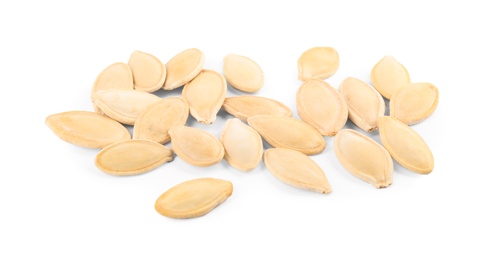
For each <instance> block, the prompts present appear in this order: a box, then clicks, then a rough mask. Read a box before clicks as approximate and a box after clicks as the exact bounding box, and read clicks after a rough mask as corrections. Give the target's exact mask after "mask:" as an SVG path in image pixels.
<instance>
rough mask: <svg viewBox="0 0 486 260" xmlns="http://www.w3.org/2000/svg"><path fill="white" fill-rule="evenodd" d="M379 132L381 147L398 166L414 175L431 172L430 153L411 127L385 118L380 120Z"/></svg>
mask: <svg viewBox="0 0 486 260" xmlns="http://www.w3.org/2000/svg"><path fill="white" fill-rule="evenodd" d="M379 131H380V139H381V142H382V143H383V146H385V148H386V149H387V150H388V152H389V153H390V155H391V156H392V157H393V159H395V160H396V161H397V162H398V163H399V164H400V165H402V166H403V167H405V168H407V169H409V170H411V171H414V172H416V173H421V174H429V173H430V172H432V170H433V169H434V157H433V155H432V152H431V151H430V149H429V146H428V145H427V144H426V143H425V141H424V140H423V139H422V137H420V135H419V134H418V133H417V132H415V131H414V130H413V129H412V128H411V127H409V126H407V125H406V124H404V123H402V122H400V121H399V120H397V119H395V118H392V117H389V116H385V117H382V118H381V119H380V124H379Z"/></svg>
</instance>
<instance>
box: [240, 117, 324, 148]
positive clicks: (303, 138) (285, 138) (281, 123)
mask: <svg viewBox="0 0 486 260" xmlns="http://www.w3.org/2000/svg"><path fill="white" fill-rule="evenodd" d="M248 124H249V125H250V126H251V127H252V128H253V129H255V130H256V131H257V132H258V133H259V134H260V135H261V136H262V137H263V138H264V139H265V141H267V142H268V143H269V144H270V145H271V146H273V147H276V148H288V149H292V150H296V151H299V152H301V153H304V154H307V155H311V154H318V153H320V152H322V151H323V150H324V148H326V141H325V140H324V138H322V136H321V135H320V134H319V132H318V131H317V130H316V129H315V128H314V127H312V126H310V125H308V124H307V123H305V122H304V121H302V120H299V119H296V118H292V117H285V116H272V115H258V116H252V117H250V118H248Z"/></svg>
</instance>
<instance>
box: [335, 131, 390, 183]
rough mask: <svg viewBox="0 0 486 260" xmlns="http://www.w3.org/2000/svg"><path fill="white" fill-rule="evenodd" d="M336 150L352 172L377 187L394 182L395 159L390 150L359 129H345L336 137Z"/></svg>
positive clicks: (347, 168)
mask: <svg viewBox="0 0 486 260" xmlns="http://www.w3.org/2000/svg"><path fill="white" fill-rule="evenodd" d="M334 152H335V153H336V157H337V158H338V160H339V162H341V164H342V165H343V166H344V168H346V170H348V171H349V172H350V173H351V174H353V175H354V176H356V177H358V178H359V179H361V180H363V181H365V182H368V183H370V184H371V185H373V186H374V187H376V188H385V187H388V186H390V185H391V184H392V182H393V161H392V158H391V156H390V154H389V153H388V151H387V150H386V149H385V148H384V147H383V146H381V145H380V144H378V143H377V142H375V141H374V140H373V139H371V138H369V137H368V136H366V135H363V134H361V133H359V132H358V131H355V130H351V129H344V130H341V131H339V133H338V134H337V135H336V137H335V138H334Z"/></svg>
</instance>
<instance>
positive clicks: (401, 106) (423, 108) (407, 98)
mask: <svg viewBox="0 0 486 260" xmlns="http://www.w3.org/2000/svg"><path fill="white" fill-rule="evenodd" d="M438 103H439V90H438V89H437V88H436V87H435V86H434V85H432V84H430V83H410V84H408V85H406V86H404V87H403V88H401V89H400V90H398V91H397V92H396V93H395V94H394V95H393V96H392V98H391V100H390V116H392V117H395V118H396V119H398V120H400V121H402V122H403V123H405V124H407V125H413V124H416V123H419V122H421V121H423V120H425V119H426V118H428V117H429V116H431V115H432V113H434V111H435V109H436V108H437V104H438Z"/></svg>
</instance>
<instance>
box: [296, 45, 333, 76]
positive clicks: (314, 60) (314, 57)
mask: <svg viewBox="0 0 486 260" xmlns="http://www.w3.org/2000/svg"><path fill="white" fill-rule="evenodd" d="M338 68H339V55H338V53H337V51H336V50H335V49H334V48H331V47H315V48H311V49H309V50H307V51H305V52H304V53H303V54H302V55H301V56H300V58H299V60H298V69H299V80H301V81H306V80H308V79H310V78H314V77H316V78H320V79H326V78H329V77H330V76H332V75H333V74H334V73H336V71H337V69H338Z"/></svg>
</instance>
